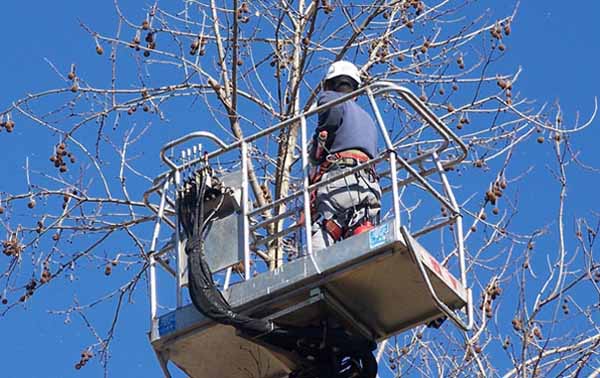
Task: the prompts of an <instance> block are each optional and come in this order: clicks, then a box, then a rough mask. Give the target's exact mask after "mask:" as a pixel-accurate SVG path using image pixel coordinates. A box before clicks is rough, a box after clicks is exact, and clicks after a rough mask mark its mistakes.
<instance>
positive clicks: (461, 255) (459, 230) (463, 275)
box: [432, 152, 467, 287]
mask: <svg viewBox="0 0 600 378" xmlns="http://www.w3.org/2000/svg"><path fill="white" fill-rule="evenodd" d="M432 157H433V161H434V163H435V166H436V168H437V170H438V172H439V175H440V178H441V179H442V185H443V187H444V191H445V192H446V195H447V196H448V199H449V200H450V203H451V204H452V207H453V209H452V211H454V212H455V213H456V214H458V216H457V218H456V242H457V244H458V245H457V249H458V262H459V267H460V281H461V283H462V284H463V286H464V287H467V272H466V264H465V245H464V240H463V236H464V234H463V223H462V216H461V215H460V208H459V207H458V202H456V197H454V192H453V191H452V187H451V186H450V182H449V181H448V177H447V176H446V172H445V171H444V167H443V166H442V163H441V162H440V160H439V158H438V155H437V153H436V152H434V153H433V154H432Z"/></svg>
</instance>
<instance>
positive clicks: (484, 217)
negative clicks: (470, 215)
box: [479, 213, 487, 221]
mask: <svg viewBox="0 0 600 378" xmlns="http://www.w3.org/2000/svg"><path fill="white" fill-rule="evenodd" d="M479 219H481V220H482V221H484V220H486V219H487V215H486V213H481V215H479Z"/></svg>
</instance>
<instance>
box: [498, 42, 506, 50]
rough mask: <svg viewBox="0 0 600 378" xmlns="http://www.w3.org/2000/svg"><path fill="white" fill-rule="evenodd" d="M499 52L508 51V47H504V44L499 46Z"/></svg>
mask: <svg viewBox="0 0 600 378" xmlns="http://www.w3.org/2000/svg"><path fill="white" fill-rule="evenodd" d="M498 50H500V51H504V50H506V46H504V44H502V43H501V44H499V45H498Z"/></svg>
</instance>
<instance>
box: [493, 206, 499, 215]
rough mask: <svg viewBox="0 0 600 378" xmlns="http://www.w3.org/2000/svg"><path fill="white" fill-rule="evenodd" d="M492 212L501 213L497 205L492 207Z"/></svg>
mask: <svg viewBox="0 0 600 378" xmlns="http://www.w3.org/2000/svg"><path fill="white" fill-rule="evenodd" d="M492 213H494V215H498V213H500V209H498V208H497V207H494V208H493V209H492Z"/></svg>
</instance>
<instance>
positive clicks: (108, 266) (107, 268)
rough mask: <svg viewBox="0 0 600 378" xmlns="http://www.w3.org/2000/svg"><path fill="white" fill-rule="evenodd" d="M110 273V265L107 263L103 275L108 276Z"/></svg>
mask: <svg viewBox="0 0 600 378" xmlns="http://www.w3.org/2000/svg"><path fill="white" fill-rule="evenodd" d="M111 273H112V267H111V266H110V265H107V266H106V267H105V268H104V275H105V276H110V274H111Z"/></svg>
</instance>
